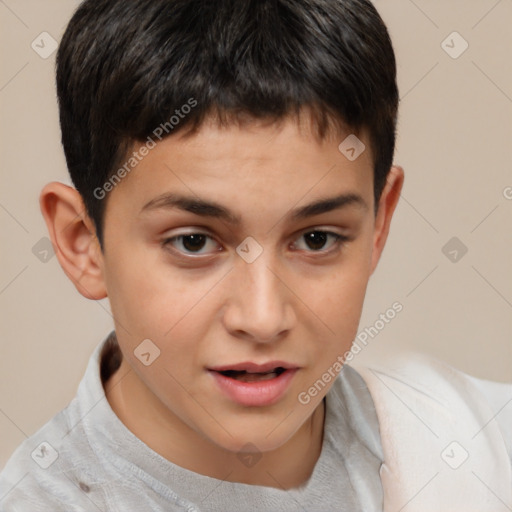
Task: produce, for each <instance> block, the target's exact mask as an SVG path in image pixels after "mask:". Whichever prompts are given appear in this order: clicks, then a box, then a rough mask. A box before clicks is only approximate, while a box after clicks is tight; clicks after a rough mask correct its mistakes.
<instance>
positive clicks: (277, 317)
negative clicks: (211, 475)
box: [101, 120, 375, 451]
mask: <svg viewBox="0 0 512 512" xmlns="http://www.w3.org/2000/svg"><path fill="white" fill-rule="evenodd" d="M178 135H180V134H177V135H174V136H171V137H168V138H167V139H164V140H163V141H161V142H159V143H158V144H157V145H156V147H154V148H153V149H151V150H150V151H149V152H148V154H147V155H146V156H145V157H144V158H143V159H142V160H141V161H140V163H139V164H138V165H137V166H136V167H135V168H134V169H133V170H132V171H131V173H130V174H129V175H127V176H126V177H125V178H123V180H122V181H121V182H120V183H119V184H118V185H117V186H116V187H115V188H114V189H113V191H112V192H111V193H110V195H109V197H108V202H107V207H106V213H105V224H104V225H105V229H104V241H105V245H104V255H103V261H102V263H101V266H102V272H103V276H104V280H105V286H106V289H107V291H108V297H109V300H110V303H111V308H112V312H113V316H114V318H115V324H116V333H117V336H118V340H119V344H120V347H121V350H122V352H123V355H124V358H125V360H126V362H127V363H128V364H129V365H130V366H131V367H132V369H133V370H134V372H135V373H136V375H137V377H138V379H140V383H141V385H142V386H144V388H145V389H146V390H147V391H148V393H149V394H150V395H151V396H153V397H156V398H157V399H158V404H159V407H160V408H161V411H163V412H164V414H165V417H166V421H168V422H169V423H171V424H175V425H178V424H179V425H181V426H182V427H184V428H188V429H191V430H193V431H195V432H196V433H199V434H200V435H201V436H202V437H204V438H206V439H209V440H211V441H212V442H213V443H215V444H216V445H218V446H220V447H223V448H225V449H227V450H230V451H238V450H240V449H242V448H243V447H244V446H245V445H246V444H247V443H249V442H250V443H252V444H253V445H255V446H256V447H257V448H258V449H259V450H260V451H267V450H272V449H275V448H277V447H279V446H281V445H282V444H283V443H285V442H286V441H287V440H288V439H290V438H291V436H292V435H293V434H294V433H295V432H297V430H298V429H299V428H300V427H301V425H303V424H304V422H305V421H306V419H307V418H309V417H310V416H311V415H312V413H313V411H314V409H315V408H316V407H317V406H318V405H319V403H320V401H321V399H322V398H323V396H324V395H325V394H326V393H327V391H328V389H329V388H330V386H331V385H332V381H331V382H330V383H329V384H327V385H325V387H324V388H323V390H322V391H321V392H320V393H318V394H317V395H316V396H310V400H304V398H303V399H302V400H300V399H299V396H302V397H304V393H305V392H307V391H308V389H310V388H311V386H312V385H313V384H314V383H315V382H316V381H318V379H320V378H321V377H322V375H323V374H324V373H325V372H326V371H327V370H328V369H329V368H333V365H334V364H335V362H336V361H339V360H340V356H342V355H343V354H344V353H345V352H346V351H347V350H348V349H349V348H350V346H351V343H352V341H353V339H354V337H355V335H356V331H357V327H358V322H359V318H360V314H361V309H362V305H363V298H364V295H365V290H366V286H367V282H368V279H369V277H370V274H371V272H372V260H373V258H372V253H373V252H374V238H375V230H374V227H375V215H374V204H373V175H372V157H371V154H370V151H369V149H368V148H369V143H368V141H367V139H366V137H365V136H364V134H362V135H361V136H360V138H361V139H362V140H363V142H364V143H365V144H366V148H367V149H366V151H364V152H363V153H362V154H361V155H360V156H359V157H358V158H357V159H356V160H354V161H350V160H349V159H347V158H346V157H345V156H344V155H343V154H342V153H341V152H340V151H339V150H338V145H339V144H340V142H341V141H342V140H343V139H344V138H345V137H346V136H347V135H349V133H345V134H342V135H341V136H340V135H338V136H336V137H335V136H334V135H333V136H332V137H330V138H328V139H326V140H325V141H323V142H319V141H318V140H317V139H316V138H315V137H314V136H313V135H312V133H311V132H310V131H309V129H307V128H305V127H302V128H301V127H300V126H299V125H298V124H297V122H296V121H294V120H287V121H285V122H283V124H282V125H280V126H279V127H277V126H275V125H273V126H264V125H262V124H257V123H254V124H251V125H250V126H245V127H243V128H238V127H235V126H230V127H228V128H219V127H218V126H217V125H215V124H214V123H208V124H205V125H203V127H202V128H201V130H200V131H199V132H198V133H197V134H196V135H193V136H191V137H189V138H183V137H181V136H178ZM137 149H138V148H137V147H136V148H134V150H137ZM143 340H151V341H150V342H148V341H145V342H144V344H143V345H141V343H142V342H143ZM158 351H159V355H158ZM141 353H144V354H145V355H144V356H142V357H141ZM148 354H149V355H148ZM137 355H138V356H139V357H141V359H143V360H145V361H144V362H145V363H146V364H144V363H143V362H141V360H140V359H139V357H137ZM156 355H158V357H156ZM155 357H156V358H155ZM251 364H252V366H251ZM237 365H238V366H237ZM240 365H241V366H240ZM258 365H263V366H258ZM236 366H237V368H236V369H237V370H242V369H243V368H245V369H246V370H249V372H256V373H257V375H254V374H252V375H248V374H247V373H245V374H244V373H243V372H241V371H240V372H236V373H234V372H231V373H230V372H228V373H226V374H222V373H221V372H220V371H221V370H226V369H229V368H233V367H236ZM277 367H283V368H287V371H285V372H284V373H281V370H278V371H276V372H273V370H274V368H277ZM214 368H216V369H217V370H219V371H213V370H212V369H214ZM233 377H236V378H233ZM244 381H245V382H244ZM247 381H253V382H247ZM306 402H307V403H306Z"/></svg>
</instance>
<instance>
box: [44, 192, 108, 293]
mask: <svg viewBox="0 0 512 512" xmlns="http://www.w3.org/2000/svg"><path fill="white" fill-rule="evenodd" d="M39 206H40V208H41V213H42V214H43V217H44V220H45V222H46V226H47V228H48V233H49V235H50V239H51V241H52V244H53V247H54V250H55V253H56V255H57V258H58V260H59V263H60V266H61V267H62V269H63V270H64V272H65V273H66V275H67V276H68V277H69V279H71V281H72V282H73V284H74V285H75V287H76V289H77V290H78V291H79V292H80V293H81V294H82V295H83V296H84V297H86V298H88V299H93V300H99V299H103V298H104V297H106V296H107V290H106V287H105V283H104V277H103V270H102V269H103V255H102V252H101V248H100V245H99V242H98V239H97V237H96V229H95V228H94V223H93V222H92V220H91V219H90V218H89V217H88V215H87V214H86V211H85V206H84V203H83V200H82V197H81V196H80V194H79V193H78V191H77V190H76V189H74V188H73V187H69V186H67V185H65V184H63V183H58V182H52V183H48V185H46V186H45V187H44V188H43V190H42V191H41V194H40V196H39Z"/></svg>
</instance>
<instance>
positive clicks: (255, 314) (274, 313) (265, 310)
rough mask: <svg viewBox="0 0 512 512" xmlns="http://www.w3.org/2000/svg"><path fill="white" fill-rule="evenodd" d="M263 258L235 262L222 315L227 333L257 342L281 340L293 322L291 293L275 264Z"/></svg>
mask: <svg viewBox="0 0 512 512" xmlns="http://www.w3.org/2000/svg"><path fill="white" fill-rule="evenodd" d="M264 255H265V252H264V253H263V254H262V255H261V256H260V257H259V258H257V259H256V261H253V262H252V263H247V262H245V261H243V260H242V259H240V260H238V261H237V262H236V264H235V268H234V270H233V271H232V272H231V276H230V283H229V286H228V289H229V290H230V291H229V296H228V300H227V303H226V308H225V311H224V316H223V321H224V325H225V327H226V329H227V330H228V332H230V334H232V335H233V336H236V337H238V338H243V339H247V340H251V341H254V342H257V343H269V342H272V341H276V340H278V339H280V338H282V337H283V335H284V334H285V333H286V332H288V331H290V330H291V329H292V327H293V325H294V324H295V322H296V315H295V312H294V309H293V304H292V297H293V294H292V292H291V291H290V289H289V288H288V287H287V286H286V284H285V282H284V279H283V277H284V276H282V275H280V272H279V270H278V268H277V267H276V265H275V264H272V265H271V262H270V261H269V259H268V258H266V257H264Z"/></svg>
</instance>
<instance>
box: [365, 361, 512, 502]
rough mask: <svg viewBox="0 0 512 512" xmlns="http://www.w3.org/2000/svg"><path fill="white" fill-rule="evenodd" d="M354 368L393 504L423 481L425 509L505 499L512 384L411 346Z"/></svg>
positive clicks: (510, 477) (510, 469)
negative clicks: (369, 404) (371, 414)
mask: <svg viewBox="0 0 512 512" xmlns="http://www.w3.org/2000/svg"><path fill="white" fill-rule="evenodd" d="M357 369H358V372H359V373H360V374H361V376H362V377H363V379H364V380H365V382H366V384H367V385H368V389H369V390H370V393H371V395H372V398H373V400H374V403H375V407H376V411H377V416H378V419H379V429H380V434H381V440H382V444H383V452H384V459H385V462H384V464H383V468H382V470H381V476H382V481H383V486H384V489H385V493H386V497H387V499H388V501H389V502H391V503H394V504H398V503H400V501H401V500H403V499H405V497H406V496H407V495H408V494H409V495H411V496H412V495H414V492H417V489H419V488H421V487H422V486H423V485H425V482H429V484H428V486H427V487H425V489H424V490H423V491H422V493H421V496H420V497H418V498H417V500H418V503H417V504H418V505H419V502H421V503H422V504H424V505H425V506H426V507H427V508H428V507H429V506H433V505H434V504H438V503H440V500H443V503H444V504H445V505H446V508H445V509H451V510H459V509H460V508H458V507H460V506H462V505H463V506H464V507H465V509H466V510H488V508H485V506H484V503H487V504H488V503H494V502H496V496H500V499H501V501H502V503H503V502H506V503H509V504H511V505H512V487H511V482H512V462H511V459H512V457H511V455H512V454H511V452H510V446H511V444H512V443H511V441H512V427H511V423H510V420H507V418H506V415H508V417H510V410H509V411H508V413H505V409H507V408H508V407H512V384H500V383H493V382H490V381H483V380H480V379H476V378H474V377H471V376H469V375H467V374H465V373H464V372H461V371H460V370H457V369H456V368H453V367H452V366H450V365H448V364H446V363H444V362H442V361H439V360H437V359H434V358H431V357H428V356H425V355H421V354H412V353H404V354H400V355H396V356H393V357H390V358H388V359H386V360H385V361H379V362H378V363H375V364H366V365H357ZM483 482H492V483H493V488H492V489H491V488H490V487H489V486H486V485H485V484H484V483H483ZM454 488H455V489H458V491H459V493H457V494H454V493H453V489H454ZM415 489H416V491H414V490H415ZM420 498H421V499H420ZM493 500H494V501H493ZM468 504H471V507H473V508H471V507H470V508H467V507H468ZM448 505H449V506H448ZM478 507H481V508H478ZM482 507H483V508H482Z"/></svg>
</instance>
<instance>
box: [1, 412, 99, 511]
mask: <svg viewBox="0 0 512 512" xmlns="http://www.w3.org/2000/svg"><path fill="white" fill-rule="evenodd" d="M66 412H67V411H66V409H64V410H63V411H61V412H60V413H58V414H57V415H56V416H54V417H53V418H52V419H51V420H50V421H49V422H48V423H46V424H45V425H44V426H43V427H42V428H41V429H40V430H39V431H37V432H36V433H35V434H34V435H32V436H31V437H29V438H28V439H26V440H25V441H24V442H23V443H22V444H21V445H20V446H18V448H17V449H16V450H15V452H14V453H13V454H12V456H11V457H10V459H9V460H8V462H7V464H6V465H5V467H4V469H3V470H2V472H1V473H0V510H1V511H2V512H39V511H48V510H52V511H55V512H60V511H62V512H64V511H69V510H70V508H69V504H70V503H73V504H75V505H76V507H75V508H73V509H72V510H74V511H77V512H78V511H85V510H87V503H86V501H87V500H86V498H85V496H84V489H85V490H88V489H87V487H86V486H85V484H84V483H83V482H81V481H80V478H79V477H77V476H78V475H79V474H80V470H78V471H77V470H76V468H74V462H77V461H78V460H80V458H81V457H82V456H83V455H84V454H83V453H82V452H83V447H76V445H75V442H74V441H73V442H66V440H67V438H69V441H71V438H70V437H69V435H70V434H69V431H70V425H69V422H68V417H67V414H66ZM72 437H75V436H72ZM76 448H78V449H76ZM89 505H90V502H89Z"/></svg>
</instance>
